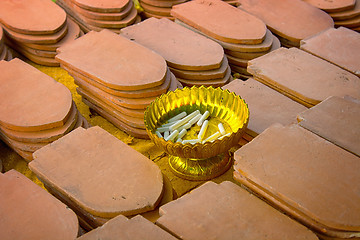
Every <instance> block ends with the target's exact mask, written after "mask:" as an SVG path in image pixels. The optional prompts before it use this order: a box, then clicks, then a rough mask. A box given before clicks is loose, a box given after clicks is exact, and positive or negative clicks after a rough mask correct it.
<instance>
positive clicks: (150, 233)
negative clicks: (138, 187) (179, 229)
mask: <svg viewBox="0 0 360 240" xmlns="http://www.w3.org/2000/svg"><path fill="white" fill-rule="evenodd" d="M78 239H79V240H98V239H108V240H116V239H122V240H134V239H148V240H158V239H163V240H176V239H177V238H175V237H174V236H172V235H171V234H169V233H168V232H166V231H165V230H163V229H161V228H160V227H158V226H156V225H155V224H153V223H152V222H150V221H148V220H146V219H145V218H143V217H142V216H140V215H137V216H135V217H133V218H131V219H128V218H126V217H124V216H122V215H120V216H117V217H116V218H114V219H111V220H110V221H108V222H107V223H105V224H104V225H103V226H102V227H99V228H97V229H94V230H92V231H90V232H88V233H86V234H84V235H83V236H81V237H80V238H78Z"/></svg>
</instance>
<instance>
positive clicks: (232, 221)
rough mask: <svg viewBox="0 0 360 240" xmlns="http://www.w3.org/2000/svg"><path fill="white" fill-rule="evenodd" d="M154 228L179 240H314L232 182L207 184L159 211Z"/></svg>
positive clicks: (293, 223) (297, 226)
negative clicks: (164, 231) (160, 229)
mask: <svg viewBox="0 0 360 240" xmlns="http://www.w3.org/2000/svg"><path fill="white" fill-rule="evenodd" d="M156 224H158V225H160V226H161V227H162V228H164V229H167V230H168V231H169V232H171V233H172V234H173V235H175V236H177V237H179V238H181V239H198V240H206V239H224V240H225V239H234V237H235V238H236V239H266V238H268V239H284V240H285V239H314V240H315V239H317V237H316V236H315V234H314V233H312V232H311V231H310V230H308V229H306V228H305V227H304V226H302V225H301V224H299V223H297V222H295V221H294V220H292V219H290V218H289V217H287V216H285V215H283V214H282V213H280V212H279V211H277V210H276V209H274V208H272V207H271V206H270V205H268V204H266V203H265V202H263V201H261V200H260V199H258V198H256V197H255V196H253V195H251V194H250V193H248V192H247V191H246V190H244V189H242V188H240V187H239V186H237V185H236V184H234V183H232V182H228V181H225V182H222V183H220V184H216V183H214V182H207V183H205V184H204V185H202V186H200V187H198V188H196V189H195V190H193V191H191V192H190V193H188V194H186V195H184V196H182V197H181V198H179V199H177V200H175V201H172V202H170V203H168V204H165V205H164V206H162V207H161V208H160V218H159V219H158V220H157V222H156Z"/></svg>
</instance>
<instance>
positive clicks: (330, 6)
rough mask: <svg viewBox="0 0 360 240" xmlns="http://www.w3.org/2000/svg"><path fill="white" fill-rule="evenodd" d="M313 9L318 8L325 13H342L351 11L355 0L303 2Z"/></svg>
mask: <svg viewBox="0 0 360 240" xmlns="http://www.w3.org/2000/svg"><path fill="white" fill-rule="evenodd" d="M304 2H307V3H309V4H311V5H313V6H314V7H317V8H320V9H322V10H324V11H326V12H342V11H346V10H351V9H353V8H354V6H355V2H356V0H342V1H327V0H304Z"/></svg>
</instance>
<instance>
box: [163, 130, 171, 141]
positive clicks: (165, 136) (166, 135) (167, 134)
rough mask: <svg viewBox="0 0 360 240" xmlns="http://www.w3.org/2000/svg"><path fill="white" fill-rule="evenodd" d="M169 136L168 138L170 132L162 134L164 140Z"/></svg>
mask: <svg viewBox="0 0 360 240" xmlns="http://www.w3.org/2000/svg"><path fill="white" fill-rule="evenodd" d="M169 136H170V132H169V131H166V132H164V138H165V139H166V138H168V137H169Z"/></svg>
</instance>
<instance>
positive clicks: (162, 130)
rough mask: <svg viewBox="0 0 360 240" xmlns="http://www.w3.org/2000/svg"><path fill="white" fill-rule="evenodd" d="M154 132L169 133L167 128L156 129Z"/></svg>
mask: <svg viewBox="0 0 360 240" xmlns="http://www.w3.org/2000/svg"><path fill="white" fill-rule="evenodd" d="M156 131H158V132H161V133H163V132H166V131H169V127H158V128H157V129H156Z"/></svg>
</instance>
